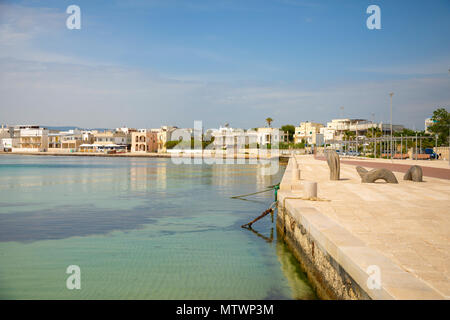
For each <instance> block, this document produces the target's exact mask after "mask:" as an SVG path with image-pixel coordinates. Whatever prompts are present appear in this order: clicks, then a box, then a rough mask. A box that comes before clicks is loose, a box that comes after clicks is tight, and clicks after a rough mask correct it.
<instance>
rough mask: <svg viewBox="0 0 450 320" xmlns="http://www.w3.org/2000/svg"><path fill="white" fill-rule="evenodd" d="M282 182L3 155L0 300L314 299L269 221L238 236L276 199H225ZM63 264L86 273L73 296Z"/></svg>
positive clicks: (233, 169) (224, 170)
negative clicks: (244, 226) (242, 227)
mask: <svg viewBox="0 0 450 320" xmlns="http://www.w3.org/2000/svg"><path fill="white" fill-rule="evenodd" d="M282 170H284V169H282ZM281 175H282V172H279V173H278V174H277V175H274V176H263V175H261V174H260V168H259V167H258V166H257V165H175V164H173V163H172V162H171V160H170V159H156V158H97V157H95V158H94V157H50V156H43V157H39V156H16V155H3V156H0V298H1V299H315V295H314V293H313V291H312V289H311V287H310V286H309V284H308V283H307V281H306V278H305V275H304V274H303V273H302V271H301V270H300V268H299V265H298V263H297V262H296V260H295V258H294V257H293V256H292V254H291V253H290V252H289V251H288V250H287V248H286V246H285V244H284V243H283V242H282V241H281V240H279V241H277V240H276V239H277V236H276V228H275V224H273V223H272V222H271V219H270V216H268V217H265V218H264V219H263V220H261V221H259V222H257V223H256V224H255V225H254V229H255V230H257V231H258V233H256V232H251V231H248V230H244V229H241V228H240V225H242V224H244V223H246V222H249V221H250V220H252V219H253V218H255V217H256V216H258V215H259V214H261V212H262V211H264V210H265V209H267V207H268V205H270V203H271V202H272V200H273V193H272V192H268V193H265V194H261V195H258V196H253V197H251V199H252V201H242V200H236V199H230V196H232V195H238V194H244V193H250V192H254V191H257V190H263V189H264V188H265V187H266V186H269V185H272V184H275V183H278V182H279V181H280V179H281ZM271 234H273V238H274V239H275V240H274V241H272V242H270V237H271ZM69 265H78V266H79V267H80V269H81V289H80V290H68V289H67V288H66V279H67V277H68V276H69V275H68V274H66V268H67V267H68V266H69Z"/></svg>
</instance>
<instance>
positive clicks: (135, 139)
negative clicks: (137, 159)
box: [131, 129, 158, 152]
mask: <svg viewBox="0 0 450 320" xmlns="http://www.w3.org/2000/svg"><path fill="white" fill-rule="evenodd" d="M157 151H158V133H157V132H153V131H151V130H149V129H139V130H137V131H136V132H132V133H131V152H157Z"/></svg>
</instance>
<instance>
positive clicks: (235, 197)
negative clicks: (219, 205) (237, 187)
mask: <svg viewBox="0 0 450 320" xmlns="http://www.w3.org/2000/svg"><path fill="white" fill-rule="evenodd" d="M267 191H272V189H267V190H263V191H258V192H253V193H248V194H242V195H240V196H234V197H231V199H238V198H243V197H247V196H252V195H254V194H258V193H263V192H267Z"/></svg>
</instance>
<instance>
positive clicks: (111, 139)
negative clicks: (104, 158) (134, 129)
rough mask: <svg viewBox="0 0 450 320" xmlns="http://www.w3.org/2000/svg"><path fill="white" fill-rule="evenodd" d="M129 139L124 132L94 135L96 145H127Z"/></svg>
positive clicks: (106, 132)
mask: <svg viewBox="0 0 450 320" xmlns="http://www.w3.org/2000/svg"><path fill="white" fill-rule="evenodd" d="M127 142H128V137H127V134H126V133H124V132H112V131H104V132H97V133H94V144H97V145H103V146H106V145H114V144H117V145H127Z"/></svg>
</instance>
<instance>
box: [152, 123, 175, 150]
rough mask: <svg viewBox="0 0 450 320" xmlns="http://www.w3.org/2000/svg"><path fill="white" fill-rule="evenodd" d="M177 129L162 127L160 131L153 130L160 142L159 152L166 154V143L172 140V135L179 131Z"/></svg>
mask: <svg viewBox="0 0 450 320" xmlns="http://www.w3.org/2000/svg"><path fill="white" fill-rule="evenodd" d="M177 129H178V128H177V127H171V126H162V127H161V128H159V129H153V130H151V131H152V132H156V134H157V141H158V152H166V151H167V148H166V142H167V141H170V140H171V139H172V133H173V132H174V131H175V130H177Z"/></svg>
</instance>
